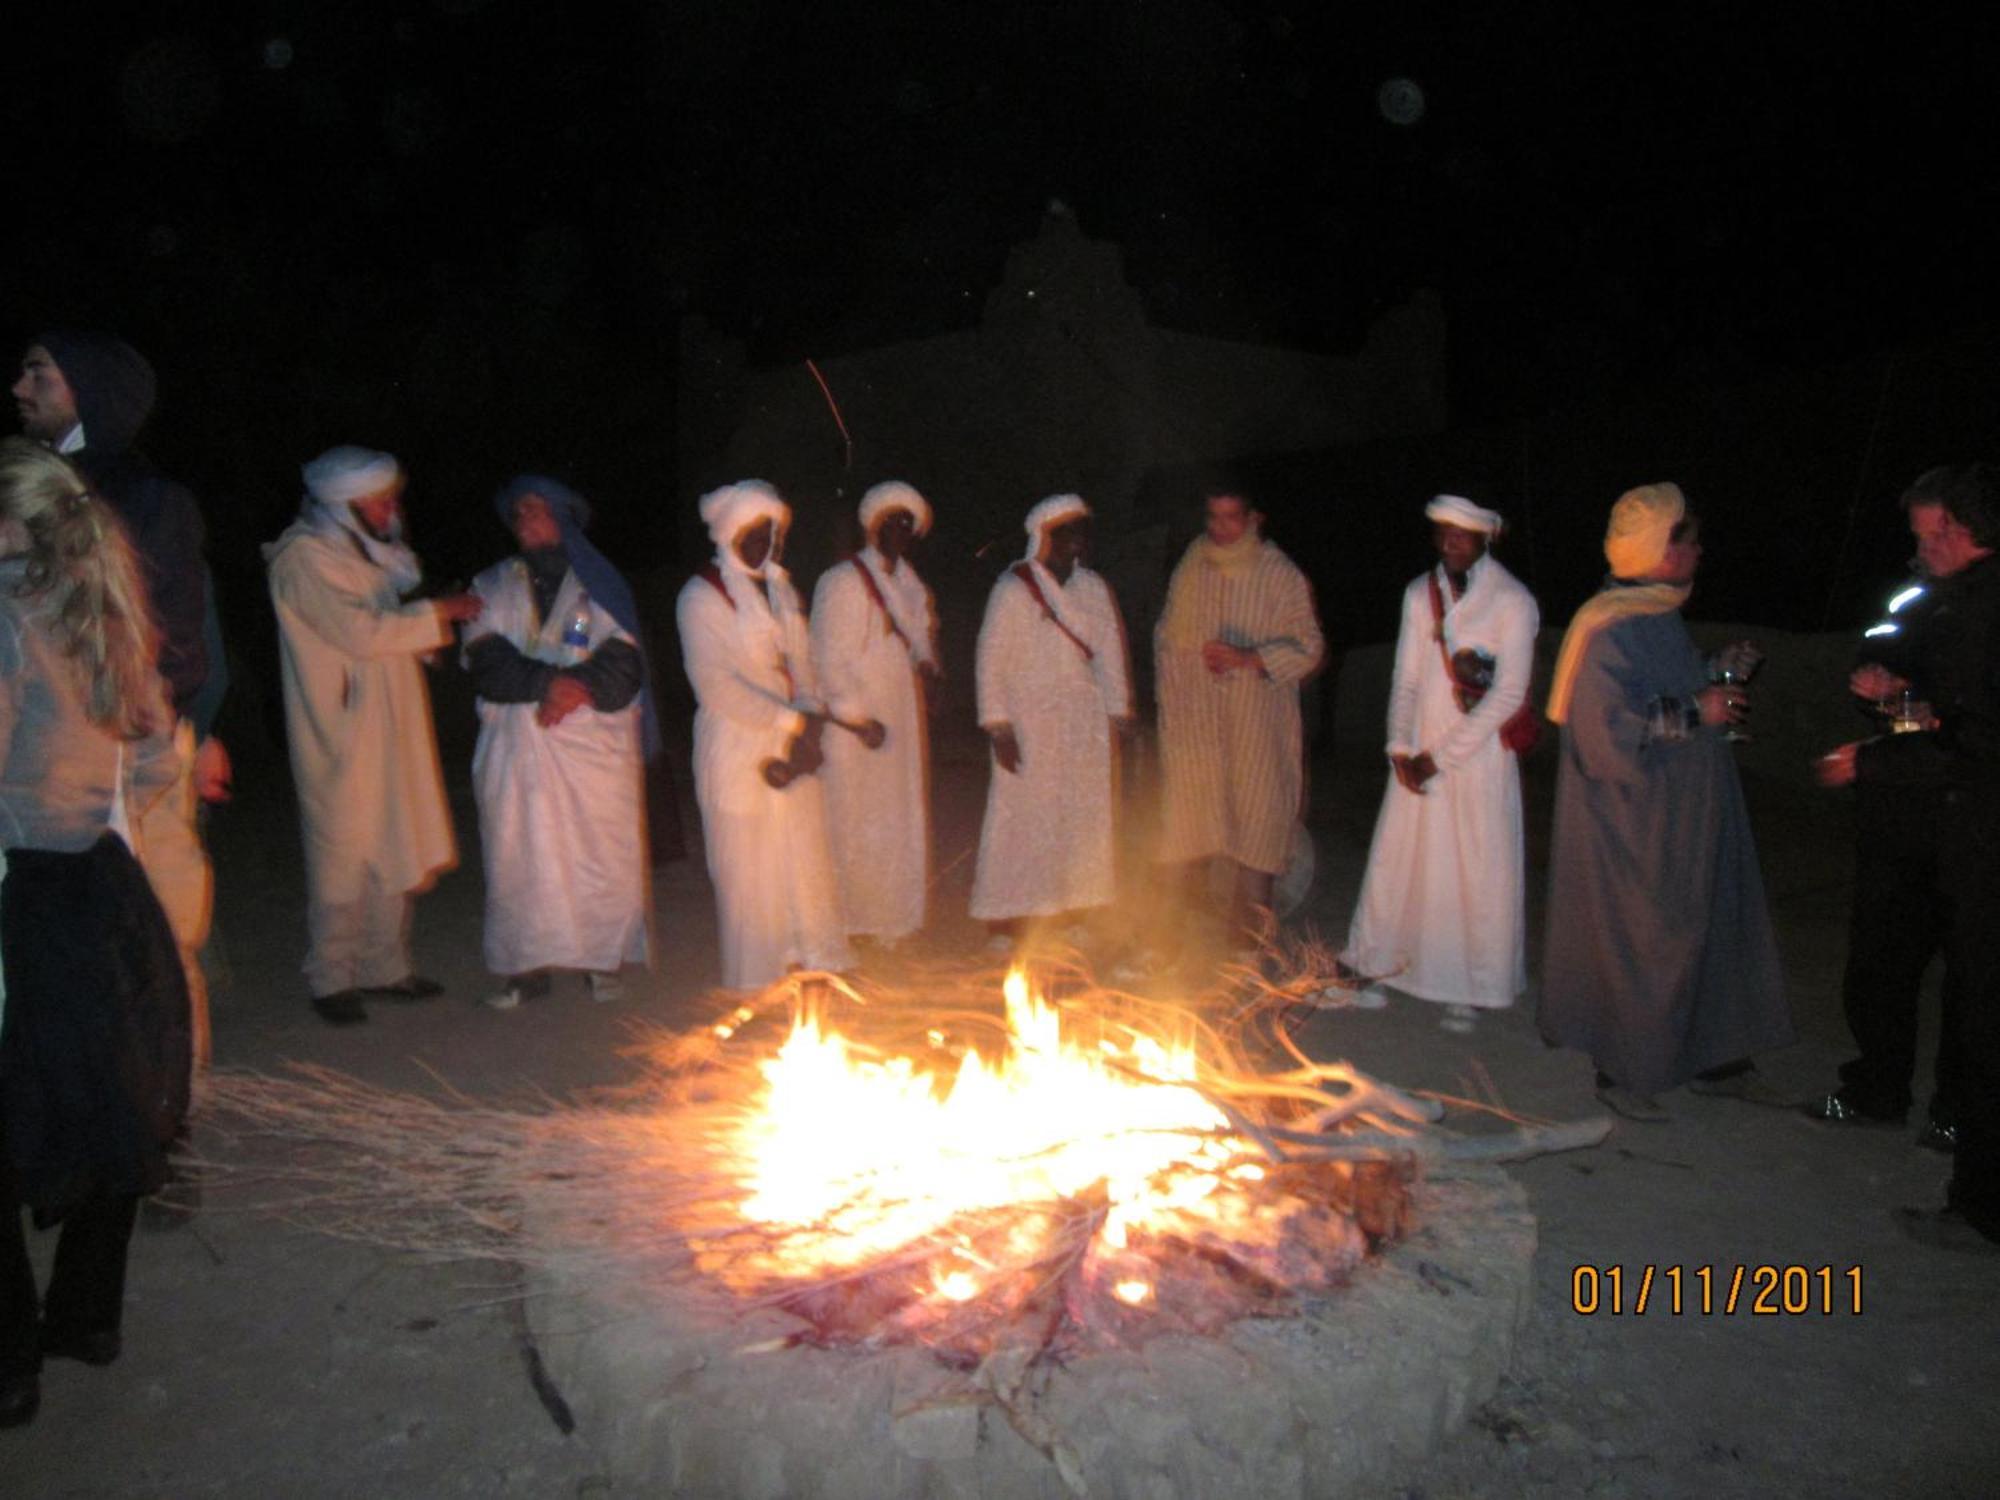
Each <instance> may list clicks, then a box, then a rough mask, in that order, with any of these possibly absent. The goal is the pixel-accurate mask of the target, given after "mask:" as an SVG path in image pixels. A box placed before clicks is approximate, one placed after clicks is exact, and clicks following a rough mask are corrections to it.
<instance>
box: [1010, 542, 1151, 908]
mask: <svg viewBox="0 0 2000 1500" xmlns="http://www.w3.org/2000/svg"><path fill="white" fill-rule="evenodd" d="M1027 566H1029V567H1032V568H1033V569H1034V570H1035V577H1036V579H1037V581H1038V582H1039V583H1040V585H1041V589H1042V595H1043V597H1044V598H1045V599H1046V600H1048V602H1049V605H1050V608H1051V609H1053V610H1054V611H1055V612H1056V614H1057V615H1058V617H1059V618H1060V619H1061V620H1062V622H1063V623H1064V624H1065V625H1067V626H1068V627H1069V629H1070V630H1071V631H1073V632H1074V633H1075V634H1076V636H1077V637H1078V638H1079V639H1080V640H1081V641H1082V642H1083V643H1084V645H1086V646H1088V647H1089V648H1090V656H1089V658H1088V659H1086V658H1085V656H1084V653H1083V651H1082V650H1081V649H1079V648H1078V646H1077V644H1076V642H1075V641H1072V640H1071V639H1070V638H1069V637H1068V636H1067V635H1065V634H1064V633H1063V632H1062V630H1060V629H1059V628H1057V626H1056V625H1055V624H1054V623H1053V622H1051V621H1050V620H1049V618H1048V617H1047V616H1046V615H1045V614H1044V613H1043V611H1042V608H1041V606H1040V605H1038V604H1037V603H1036V602H1035V600H1034V597H1033V595H1031V594H1030V593H1029V591H1028V588H1027V586H1026V585H1025V584H1024V583H1022V582H1021V580H1020V579H1019V578H1017V577H1016V576H1015V575H1014V572H1013V570H1012V569H1011V568H1010V569H1009V570H1008V571H1007V572H1006V573H1003V574H1002V575H1001V576H1000V581H999V582H998V583H997V584H995V585H994V587H993V593H992V596H991V597H990V598H989V599H988V601H987V605H986V621H985V623H984V624H983V625H982V626H981V627H980V630H979V723H980V726H981V727H982V728H991V727H992V726H994V725H997V724H1009V725H1012V726H1013V729H1014V737H1015V739H1016V741H1018V743H1019V744H1020V747H1021V768H1020V770H1019V771H1018V772H1013V773H1010V772H1007V771H1003V770H1001V769H1000V764H999V762H998V761H994V762H993V763H992V778H993V779H992V782H991V785H990V787H989V789H988V792H987V797H986V821H985V824H984V826H983V827H982V828H981V830H980V834H979V867H978V872H977V874H976V875H975V876H974V877H973V883H972V915H973V916H975V917H979V918H982V919H985V920H988V921H997V920H1004V919H1006V918H1009V917H1036V916H1052V915H1055V914H1057V913H1059V912H1065V911H1074V910H1080V909H1082V908H1085V907H1092V906H1103V905H1106V904H1108V903H1109V902H1110V901H1111V899H1112V897H1113V896H1114V895H1115V893H1116V860H1115V852H1114V847H1113V828H1114V817H1115V812H1116V808H1115V806H1114V803H1115V800H1116V785H1117V783H1116V777H1115V775H1114V763H1113V759H1112V754H1113V746H1112V737H1111V720H1112V719H1114V718H1118V719H1122V718H1126V717H1129V716H1130V714H1131V712H1132V691H1131V686H1130V682H1129V679H1128V675H1127V671H1126V660H1125V626H1124V622H1123V621H1122V620H1121V618H1120V617H1119V613H1118V605H1117V602H1116V601H1115V600H1114V599H1113V598H1112V597H1111V590H1110V589H1109V588H1108V587H1107V586H1106V585H1105V582H1104V580H1103V579H1102V578H1100V577H1098V576H1097V574H1095V573H1093V572H1091V571H1090V569H1088V568H1084V567H1079V568H1077V569H1076V570H1075V571H1074V572H1073V573H1071V574H1070V580H1069V583H1068V584H1067V585H1063V584H1059V583H1057V582H1056V581H1055V576H1054V575H1053V574H1051V573H1050V572H1049V570H1048V569H1047V568H1045V567H1043V566H1042V565H1041V564H1040V563H1031V564H1028V565H1027Z"/></svg>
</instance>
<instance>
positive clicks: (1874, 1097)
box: [1805, 573, 1963, 1151]
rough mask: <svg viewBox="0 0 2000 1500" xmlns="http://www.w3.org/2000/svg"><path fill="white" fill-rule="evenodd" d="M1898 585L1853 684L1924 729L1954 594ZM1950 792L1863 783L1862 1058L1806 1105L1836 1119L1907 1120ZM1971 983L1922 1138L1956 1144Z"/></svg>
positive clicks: (1858, 855)
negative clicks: (1962, 1031)
mask: <svg viewBox="0 0 2000 1500" xmlns="http://www.w3.org/2000/svg"><path fill="white" fill-rule="evenodd" d="M1924 579H1925V581H1924V582H1920V583H1914V584H1912V585H1910V586H1909V587H1907V588H1904V589H1901V590H1899V591H1898V592H1897V594H1896V596H1895V598H1894V599H1893V600H1891V602H1890V605H1889V616H1890V618H1889V619H1887V620H1886V621H1884V622H1883V623H1882V624H1880V625H1877V626H1875V627H1874V628H1873V629H1871V630H1870V631H1868V633H1867V634H1866V636H1864V637H1863V642H1862V648H1861V651H1860V653H1859V655H1858V657H1857V660H1856V663H1855V667H1854V671H1853V672H1852V674H1851V675H1850V676H1849V678H1848V690H1849V691H1850V692H1851V693H1853V694H1854V696H1855V698H1856V699H1857V700H1858V701H1859V702H1860V703H1861V704H1862V705H1863V706H1864V707H1865V708H1866V709H1867V710H1868V711H1869V712H1870V713H1873V714H1875V715H1877V716H1878V717H1879V718H1881V719H1882V720H1883V721H1884V727H1887V728H1889V729H1891V730H1892V731H1893V732H1899V733H1921V732H1924V730H1925V727H1926V726H1927V725H1929V724H1932V723H1934V722H1935V721H1934V720H1933V718H1932V713H1931V702H1932V697H1933V692H1934V689H1933V687H1932V680H1933V678H1934V676H1935V673H1934V671H1933V668H1932V660H1931V659H1932V657H1933V656H1934V655H1935V653H1936V651H1937V649H1938V647H1939V645H1940V644H1941V641H1942V639H1944V638H1945V636H1946V634H1947V632H1941V631H1940V630H1939V628H1938V623H1939V621H1940V620H1943V621H1946V622H1949V620H1950V618H1951V611H1950V610H1949V609H1948V608H1946V607H1945V606H1948V605H1949V603H1950V601H1951V597H1952V593H1953V590H1952V589H1951V588H1950V587H1949V586H1942V587H1941V586H1940V580H1938V579H1937V578H1934V577H1931V576H1930V575H1929V574H1928V573H1926V574H1925V575H1924ZM1946 810H1947V804H1946V802H1945V788H1944V786H1943V785H1942V784H1940V783H1937V782H1932V781H1916V782H1911V781H1901V780H1895V779H1891V778H1887V777H1875V778H1873V779H1871V780H1869V781H1868V782H1866V783H1863V784H1858V785H1856V786H1855V788H1854V906H1853V910H1852V912H1851V914H1850V916H1849V918H1848V924H1847V966H1846V971H1845V973H1844V974H1843V975H1842V978H1841V1007H1842V1010H1843V1012H1844V1014H1845V1015H1846V1018H1847V1027H1848V1030H1849V1031H1850V1032H1851V1033H1852V1034H1853V1036H1854V1042H1855V1045H1856V1047H1857V1048H1858V1049H1859V1054H1858V1055H1857V1056H1855V1057H1853V1058H1850V1059H1849V1060H1848V1061H1846V1062H1844V1063H1842V1064H1841V1065H1840V1085H1839V1087H1837V1088H1835V1089H1834V1090H1833V1091H1832V1092H1830V1093H1827V1094H1824V1095H1821V1096H1820V1097H1818V1098H1816V1099H1813V1100H1812V1101H1810V1102H1809V1103H1808V1104H1807V1105H1806V1106H1805V1113H1806V1114H1807V1115H1808V1116H1809V1117H1811V1118H1813V1119H1815V1120H1824V1121H1826V1122H1827V1123H1829V1124H1835V1125H1850V1124H1852V1125H1883V1126H1891V1127H1893V1126H1898V1125H1901V1124H1902V1123H1903V1121H1904V1118H1905V1117H1906V1116H1907V1115H1908V1113H1909V1109H1910V1103H1911V1099H1912V1084H1913V1082H1914V1080H1915V1075H1916V1067H1917V1017H1918V1011H1919V998H1920V995H1921V991H1922V989H1923V979H1924V971H1925V969H1927V968H1928V967H1929V966H1930V962H1931V960H1932V959H1933V958H1935V957H1937V955H1938V953H1939V952H1940V950H1942V949H1943V947H1944V942H1945V913H1946V905H1947V903H1946V901H1945V897H1944V893H1943V891H1942V890H1941V889H1940V888H1939V884H1938V846H1939V842H1940V840H1941V837H1942V834H1943V826H1944V819H1945V814H1946ZM1961 990H1962V987H1961V986H1960V985H1959V984H1958V983H1957V976H1956V975H1955V974H1954V973H1953V972H1951V970H1950V969H1949V967H1947V969H1946V973H1945V976H1944V987H1943V1001H1942V1005H1941V1007H1940V1011H1941V1015H1940V1024H1939V1028H1938V1049H1937V1061H1936V1066H1935V1074H1934V1078H1935V1083H1934V1086H1933V1092H1932V1094H1931V1100H1930V1106H1929V1108H1928V1110H1927V1112H1926V1119H1925V1123H1924V1126H1923V1129H1922V1130H1921V1131H1920V1132H1919V1133H1918V1135H1917V1140H1918V1143H1919V1144H1920V1145H1925V1146H1929V1147H1931V1148H1932V1149H1933V1150H1939V1151H1950V1150H1951V1149H1952V1148H1953V1147H1954V1146H1955V1145H1956V1144H1957V1141H1958V1126H1957V1123H1956V1122H1957V1118H1958V1106H1957V1100H1956V1094H1957V1088H1958V1080H1957V1071H1956V1070H1957V1065H1958V1058H1959V1051H1958V1017H1959V1012H1960V1009H1961V1008H1962V1000H1963V996H1962V993H1961Z"/></svg>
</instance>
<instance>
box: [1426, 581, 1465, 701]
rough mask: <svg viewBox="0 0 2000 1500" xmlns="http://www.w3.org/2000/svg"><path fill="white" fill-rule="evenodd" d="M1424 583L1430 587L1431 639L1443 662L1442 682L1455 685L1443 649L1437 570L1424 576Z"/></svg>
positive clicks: (1441, 606) (1441, 605) (1445, 652)
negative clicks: (1436, 644)
mask: <svg viewBox="0 0 2000 1500" xmlns="http://www.w3.org/2000/svg"><path fill="white" fill-rule="evenodd" d="M1424 581H1425V582H1426V583H1428V584H1429V585H1430V586H1431V639H1432V640H1434V641H1436V642H1437V643H1438V656H1439V657H1440V658H1442V659H1443V661H1444V680H1445V681H1446V682H1449V683H1452V684H1454V685H1456V683H1457V682H1458V678H1457V677H1456V676H1455V675H1454V674H1453V672H1452V670H1451V653H1450V652H1449V651H1447V650H1445V649H1444V590H1443V589H1441V588H1439V587H1438V575H1437V569H1436V568H1432V569H1431V570H1430V572H1429V573H1427V574H1425V575H1424Z"/></svg>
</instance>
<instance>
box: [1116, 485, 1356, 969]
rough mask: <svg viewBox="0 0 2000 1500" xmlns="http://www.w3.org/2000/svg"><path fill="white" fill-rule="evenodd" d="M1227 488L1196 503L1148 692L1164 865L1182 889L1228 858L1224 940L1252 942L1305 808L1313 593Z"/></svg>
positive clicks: (1317, 642) (1156, 639) (1157, 635)
mask: <svg viewBox="0 0 2000 1500" xmlns="http://www.w3.org/2000/svg"><path fill="white" fill-rule="evenodd" d="M1263 522H1264V517H1263V515H1262V514H1261V513H1260V512H1258V511H1257V510H1256V509H1255V508H1254V507H1253V506H1252V505H1251V504H1250V502H1249V501H1248V500H1247V499H1245V498H1244V497H1243V496H1242V495H1241V494H1239V493H1238V492H1237V491H1236V490H1234V489H1232V488H1214V489H1211V490H1209V491H1208V492H1207V493H1206V494H1205V495H1204V496H1203V497H1202V528H1203V532H1202V535H1201V536H1199V537H1196V538H1195V540H1194V541H1193V542H1192V543H1191V544H1190V545H1189V547H1188V549H1187V553H1186V555H1185V556H1184V557H1182V559H1181V561H1180V563H1179V565H1178V566H1177V567H1175V569H1174V576H1173V579H1172V581H1171V582H1170V583H1169V584H1168V585H1167V603H1166V608H1165V609H1164V610H1163V611H1162V612H1161V615H1160V623H1159V626H1158V628H1157V629H1155V631H1154V632H1153V660H1154V665H1155V667H1156V670H1157V680H1158V683H1159V698H1160V772H1161V778H1162V783H1163V784H1162V788H1161V797H1160V820H1161V828H1160V847H1159V854H1158V858H1159V861H1160V863H1161V864H1162V865H1165V866H1168V867H1170V868H1178V869H1179V870H1181V871H1182V872H1183V875H1182V879H1181V885H1182V887H1183V889H1184V890H1193V889H1198V888H1199V887H1201V886H1203V885H1204V884H1205V883H1206V881H1205V877H1206V875H1207V872H1208V864H1209V861H1210V860H1212V859H1216V858H1221V859H1226V860H1227V861H1229V863H1230V865H1231V867H1232V872H1233V875H1234V878H1235V890H1234V895H1233V898H1232V903H1231V910H1230V914H1229V931H1230V934H1231V941H1232V943H1234V944H1236V945H1251V946H1254V945H1255V944H1256V942H1257V941H1258V939H1259V938H1260V937H1261V936H1262V935H1263V931H1262V929H1263V926H1264V924H1265V923H1266V922H1268V921H1269V920H1270V919H1271V915H1272V897H1271V892H1272V886H1273V883H1274V881H1275V879H1276V877H1277V875H1278V872H1279V871H1281V870H1282V869H1284V867H1285V861H1286V859H1287V857H1288V855H1289V854H1290V851H1291V840H1292V833H1293V827H1294V825H1295V824H1296V823H1297V822H1298V820H1299V816H1300V813H1301V812H1302V810H1303V804H1304V801H1305V754H1304V748H1305V736H1304V731H1303V728H1302V726H1301V723H1300V719H1299V684H1300V683H1302V682H1304V681H1305V680H1306V679H1307V678H1308V677H1310V676H1311V675H1312V674H1313V673H1314V672H1315V671H1317V670H1318V669H1319V665H1320V662H1321V660H1322V659H1323V658H1324V656H1325V654H1326V643H1325V641H1324V639H1323V638H1322V637H1321V635H1320V629H1319V617H1318V615H1317V614H1316V613H1315V611H1314V609H1313V598H1312V585H1311V584H1309V583H1308V582H1307V581H1306V577H1305V575H1304V574H1303V573H1301V572H1300V571H1299V570H1298V568H1297V566H1296V565H1295V564H1294V563H1293V562H1292V560H1291V559H1290V558H1288V557H1286V556H1285V554H1284V553H1282V552H1280V551H1279V550H1278V548H1277V547H1276V546H1275V545H1273V544H1272V543H1270V542H1267V541H1266V540H1264V537H1263Z"/></svg>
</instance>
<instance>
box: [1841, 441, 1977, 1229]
mask: <svg viewBox="0 0 2000 1500" xmlns="http://www.w3.org/2000/svg"><path fill="white" fill-rule="evenodd" d="M1903 505H1904V509H1905V510H1906V511H1907V512H1908V514H1909V518H1910V533H1911V535H1912V536H1914V537H1915V538H1916V541H1917V552H1918V556H1919V557H1920V558H1921V559H1922V561H1923V564H1924V568H1925V570H1926V571H1927V572H1929V573H1930V574H1931V575H1932V576H1934V577H1936V578H1937V579H1938V580H1939V583H1938V591H1939V595H1940V597H1939V600H1938V604H1937V607H1936V614H1935V616H1934V619H1933V621H1932V627H1931V628H1932V630H1933V631H1934V633H1935V640H1934V644H1933V647H1932V650H1931V652H1930V657H1929V665H1930V672H1931V681H1930V683H1929V689H1930V694H1931V714H1932V716H1933V717H1934V718H1935V720H1936V727H1935V729H1933V730H1931V731H1929V732H1927V733H1920V734H1895V735H1883V736H1881V737H1879V738H1877V739H1872V740H1860V741H1855V742H1852V743H1849V744H1846V745H1842V746H1841V747H1840V748H1839V749H1837V750H1834V751H1832V752H1830V753H1829V754H1827V755H1825V756H1823V757H1822V758H1821V760H1820V770H1819V776H1820V780H1821V781H1822V782H1823V783H1824V784H1826V785H1828V786H1856V787H1862V788H1866V787H1869V786H1873V785H1877V784H1881V785H1900V786H1912V787H1914V786H1932V787H1936V788H1939V789H1940V791H1941V794H1942V796H1943V800H1944V808H1945V810H1944V815H1943V827H1942V831H1941V833H1940V835H1939V842H1938V891H1939V899H1940V901H1941V902H1942V904H1943V907H1944V929H1945V964H1946V967H1947V969H1948V971H1949V972H1950V974H1951V976H1952V982H1953V983H1954V984H1956V985H1959V986H1960V987H1961V988H1960V996H1959V998H1960V1009H1959V1016H1958V1023H1957V1029H1958V1035H1957V1045H1958V1053H1959V1062H1958V1067H1957V1069H1956V1077H1957V1095H1958V1099H1957V1108H1958V1150H1957V1153H1956V1154H1955V1155H1954V1157H1953V1159H1952V1176H1951V1186H1950V1188H1949V1190H1948V1191H1947V1194H1946V1198H1945V1206H1944V1207H1943V1208H1942V1209H1936V1210H1930V1209H1914V1208H1909V1209H1903V1210H1900V1211H1899V1213H1898V1220H1899V1222H1900V1223H1901V1224H1902V1227H1903V1228H1904V1230H1905V1232H1907V1233H1908V1234H1910V1235H1911V1236H1912V1237H1913V1238H1915V1239H1917V1240H1919V1241H1922V1242H1923V1243H1926V1244H1932V1245H1938V1246H1942V1247H1946V1248H1951V1249H1978V1250H1983V1251H1992V1250H1995V1249H1996V1248H2000V922H1996V921H1995V920H1994V913H1995V912H2000V560H1996V559H1995V557H1994V553H1995V551H1996V549H2000V469H1996V467H1995V466H1994V465H1992V464H1962V465H1957V466H1952V467H1946V468H1939V469H1933V470H1931V471H1930V472H1929V473H1927V474H1925V475H1924V476H1923V477H1922V478H1920V479H1919V480H1917V482H1916V483H1915V484H1913V485H1911V486H1910V489H1909V491H1908V492H1907V493H1906V494H1905V495H1904V497H1903Z"/></svg>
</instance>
